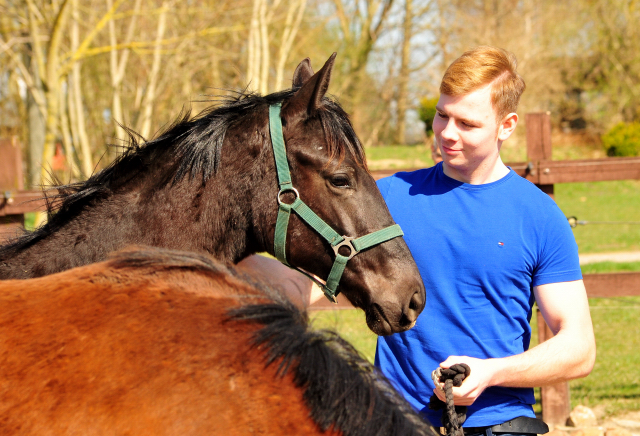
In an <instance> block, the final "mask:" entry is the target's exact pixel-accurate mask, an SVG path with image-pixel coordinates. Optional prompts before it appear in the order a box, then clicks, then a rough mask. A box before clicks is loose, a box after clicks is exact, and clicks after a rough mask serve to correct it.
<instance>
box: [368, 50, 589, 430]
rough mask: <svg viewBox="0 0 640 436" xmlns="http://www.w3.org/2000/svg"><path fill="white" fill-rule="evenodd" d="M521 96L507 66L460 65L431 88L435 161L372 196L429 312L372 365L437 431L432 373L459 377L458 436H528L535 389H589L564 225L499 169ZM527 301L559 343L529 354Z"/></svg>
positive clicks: (578, 292)
mask: <svg viewBox="0 0 640 436" xmlns="http://www.w3.org/2000/svg"><path fill="white" fill-rule="evenodd" d="M524 89H525V83H524V81H523V79H522V78H521V77H520V75H519V74H518V73H517V71H516V59H515V56H513V55H512V54H511V53H509V52H506V51H505V50H502V49H499V48H495V47H478V48H476V49H473V50H470V51H468V52H466V53H464V54H463V55H462V56H461V57H460V58H458V59H457V60H455V61H454V62H453V63H452V64H451V65H450V66H449V68H448V69H447V71H446V72H445V74H444V77H443V79H442V83H441V85H440V93H441V95H440V99H439V101H438V104H437V106H436V109H437V114H436V117H435V119H434V122H433V129H434V133H435V140H436V144H437V146H438V148H439V150H440V152H441V154H442V159H443V161H442V162H441V163H439V164H437V165H435V166H434V167H431V168H426V169H422V170H418V171H415V172H412V173H397V174H395V175H393V176H391V177H388V178H385V179H382V180H380V181H379V183H378V186H379V188H380V191H381V192H382V195H383V196H384V198H385V200H386V202H387V205H388V206H389V209H390V211H391V214H392V216H393V218H394V220H395V221H396V222H397V223H398V224H400V226H401V227H402V229H403V231H404V233H405V236H404V238H405V241H406V242H407V244H408V246H409V248H410V249H411V252H412V254H413V256H414V258H415V260H416V262H417V264H418V267H419V269H420V273H421V275H422V278H423V280H424V282H425V287H426V289H427V306H426V307H425V310H424V311H423V313H422V315H421V316H420V317H419V318H418V321H417V324H416V326H415V327H414V328H413V329H411V330H409V331H407V332H403V333H399V334H395V335H391V336H387V337H380V338H379V339H378V346H377V351H376V365H377V366H378V367H380V369H381V370H382V371H383V373H384V374H385V375H386V376H387V377H388V378H389V379H390V380H391V381H392V383H393V385H394V386H395V387H396V388H397V389H398V390H400V391H401V392H402V393H403V395H404V396H405V397H406V398H407V400H409V402H410V403H411V404H412V405H413V406H414V407H415V408H416V409H418V410H420V411H421V412H422V413H424V415H425V416H426V417H427V418H428V419H429V420H430V421H431V423H432V424H433V425H435V426H440V415H441V411H435V410H430V409H429V401H430V399H431V397H432V396H433V395H436V396H437V397H438V398H439V399H441V400H443V401H444V399H445V397H444V394H443V392H442V390H441V388H440V387H436V386H435V385H434V382H433V381H432V379H431V373H432V371H433V370H435V369H436V368H438V367H441V368H448V367H449V366H451V365H453V364H456V363H465V364H467V365H468V366H469V367H470V369H471V372H470V375H469V376H468V377H467V378H466V379H465V380H464V382H463V383H462V386H460V387H457V388H454V389H453V393H454V401H455V404H456V405H462V406H469V407H468V412H467V420H466V422H465V423H464V427H467V430H465V433H466V434H486V435H487V436H491V434H492V433H494V432H498V431H500V430H502V431H504V427H494V426H496V425H499V424H503V423H505V422H508V421H510V422H511V423H512V424H511V430H510V431H508V433H511V434H527V433H531V432H532V431H531V430H530V426H529V424H531V421H530V420H527V419H526V418H525V419H522V418H519V417H528V418H533V417H535V415H534V413H533V409H532V404H533V403H534V396H533V389H532V387H534V386H543V385H548V384H552V383H558V382H564V381H567V380H570V379H574V378H579V377H584V376H586V375H587V374H589V372H590V371H591V369H592V368H593V364H594V360H595V340H594V335H593V327H592V324H591V317H590V314H589V306H588V301H587V297H586V292H585V289H584V285H583V282H582V275H581V271H580V266H579V263H578V250H577V245H576V243H575V239H574V237H573V234H572V231H571V229H570V227H569V224H568V223H567V220H566V218H565V217H564V215H563V213H562V211H561V210H560V209H559V208H558V207H557V205H556V204H555V203H554V201H553V200H552V199H551V198H550V197H549V196H548V195H546V194H544V193H543V192H542V191H540V190H539V189H538V188H537V187H536V186H535V185H533V184H532V183H530V182H529V181H527V180H525V179H523V178H521V177H519V176H518V175H517V174H516V173H515V172H514V171H513V170H511V169H510V168H508V167H507V166H505V165H504V163H503V162H502V161H501V159H500V154H499V152H500V147H501V146H502V143H503V142H504V141H506V140H507V139H508V138H509V137H510V136H511V134H512V133H513V131H514V129H515V128H516V125H517V123H518V115H517V113H516V109H517V106H518V101H519V99H520V96H521V94H522V92H523V91H524ZM534 301H536V302H537V304H538V307H539V308H540V310H541V312H542V314H543V316H544V318H545V320H546V322H547V324H548V325H549V327H550V328H551V330H552V331H553V332H554V333H555V336H554V337H553V338H552V339H550V340H548V341H546V342H544V343H542V344H540V345H538V346H536V347H534V348H532V349H529V340H530V338H531V328H530V326H529V320H530V318H531V314H532V305H533V303H534ZM516 418H519V419H516ZM514 419H516V420H515V421H513V420H514ZM522 423H525V424H522ZM533 432H534V433H535V432H539V431H533Z"/></svg>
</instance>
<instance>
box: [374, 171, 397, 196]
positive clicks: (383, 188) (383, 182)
mask: <svg viewBox="0 0 640 436" xmlns="http://www.w3.org/2000/svg"><path fill="white" fill-rule="evenodd" d="M392 179H393V176H391V177H385V178H382V179H380V180H378V181H377V182H376V183H377V184H378V189H379V190H380V193H381V194H382V198H384V199H385V200H386V199H387V194H388V193H389V188H390V187H391V180H392Z"/></svg>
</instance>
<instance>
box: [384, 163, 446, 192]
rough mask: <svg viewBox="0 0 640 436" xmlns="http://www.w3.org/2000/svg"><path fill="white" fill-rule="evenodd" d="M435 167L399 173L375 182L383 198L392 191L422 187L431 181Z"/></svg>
mask: <svg viewBox="0 0 640 436" xmlns="http://www.w3.org/2000/svg"><path fill="white" fill-rule="evenodd" d="M435 171H436V167H435V166H433V167H429V168H420V169H418V170H415V171H399V172H397V173H394V174H392V175H390V176H387V177H383V178H381V179H379V180H378V181H377V183H378V188H380V191H381V192H382V194H383V196H384V195H386V193H387V192H388V191H389V190H390V189H392V190H394V191H395V190H399V191H402V190H406V189H409V187H411V186H413V187H417V186H422V185H424V184H426V183H428V180H429V179H432V178H433V177H432V175H433V174H434V173H435Z"/></svg>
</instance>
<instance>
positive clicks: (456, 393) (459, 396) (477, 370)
mask: <svg viewBox="0 0 640 436" xmlns="http://www.w3.org/2000/svg"><path fill="white" fill-rule="evenodd" d="M456 363H465V364H467V365H469V368H470V369H471V373H470V374H469V376H468V377H467V378H465V379H464V381H463V382H462V385H461V386H460V387H453V389H452V392H453V402H454V404H455V405H456V406H469V405H471V404H473V402H474V401H475V400H476V398H478V397H479V396H480V394H481V393H482V392H483V391H484V390H485V389H486V388H487V387H488V386H490V381H491V379H492V378H493V370H492V369H491V364H490V362H489V360H482V359H476V358H474V357H468V356H449V358H447V360H445V361H444V362H442V363H441V364H440V368H449V367H451V366H452V365H455V364H456ZM434 382H435V380H434ZM443 388H444V384H442V383H437V382H436V388H435V389H434V390H433V392H434V393H435V394H436V396H437V397H438V398H439V399H440V400H441V401H443V402H446V398H445V396H444V390H443Z"/></svg>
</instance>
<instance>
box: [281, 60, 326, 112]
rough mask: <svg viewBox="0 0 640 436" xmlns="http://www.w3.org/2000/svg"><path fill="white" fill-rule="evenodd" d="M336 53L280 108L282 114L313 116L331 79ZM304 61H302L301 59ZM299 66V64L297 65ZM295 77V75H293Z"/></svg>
mask: <svg viewBox="0 0 640 436" xmlns="http://www.w3.org/2000/svg"><path fill="white" fill-rule="evenodd" d="M335 58H336V53H334V54H332V55H331V57H329V59H328V60H327V62H325V64H324V66H323V67H322V68H321V69H320V70H319V71H318V72H317V73H315V74H314V75H313V76H311V77H310V78H309V79H308V80H307V81H305V82H304V84H303V85H302V87H301V88H300V89H299V90H298V91H297V92H296V93H295V94H294V95H293V97H291V100H289V101H288V102H287V105H286V107H283V108H282V111H283V116H284V115H287V117H297V116H300V117H302V118H303V119H305V118H310V117H313V116H314V115H315V113H316V110H317V109H318V108H319V107H320V106H321V105H322V98H323V97H324V95H325V94H326V93H327V89H328V88H329V81H330V80H331V70H332V69H333V62H334V60H335ZM302 62H303V63H304V61H302ZM298 68H300V65H299V66H298ZM303 68H304V67H303ZM294 79H295V75H294Z"/></svg>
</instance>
